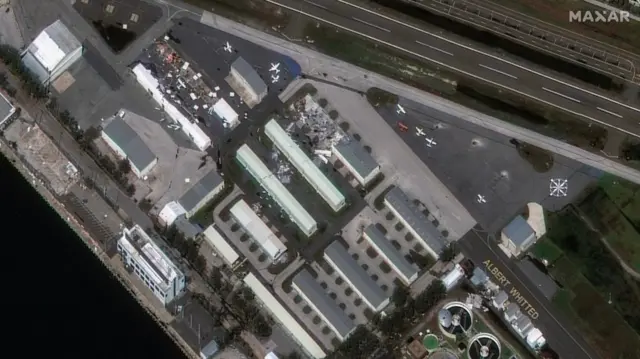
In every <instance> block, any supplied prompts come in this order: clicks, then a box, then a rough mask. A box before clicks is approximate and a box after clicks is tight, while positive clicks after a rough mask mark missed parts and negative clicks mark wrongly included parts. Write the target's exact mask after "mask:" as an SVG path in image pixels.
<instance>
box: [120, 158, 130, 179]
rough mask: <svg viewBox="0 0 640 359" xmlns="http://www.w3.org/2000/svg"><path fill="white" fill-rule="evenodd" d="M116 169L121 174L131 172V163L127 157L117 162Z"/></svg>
mask: <svg viewBox="0 0 640 359" xmlns="http://www.w3.org/2000/svg"><path fill="white" fill-rule="evenodd" d="M118 171H120V172H121V173H122V174H123V175H128V174H129V173H130V172H131V163H129V160H128V159H126V158H125V159H123V160H120V162H118Z"/></svg>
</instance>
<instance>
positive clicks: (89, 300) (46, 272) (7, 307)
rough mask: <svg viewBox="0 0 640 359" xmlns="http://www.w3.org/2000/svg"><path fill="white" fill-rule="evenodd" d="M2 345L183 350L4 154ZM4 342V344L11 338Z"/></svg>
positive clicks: (122, 357)
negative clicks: (3, 333)
mask: <svg viewBox="0 0 640 359" xmlns="http://www.w3.org/2000/svg"><path fill="white" fill-rule="evenodd" d="M0 173H2V176H1V180H0V181H1V182H0V198H2V203H3V204H4V205H3V207H4V208H3V211H2V212H3V213H4V215H3V223H4V231H3V232H4V233H3V234H2V236H1V238H2V244H3V248H2V258H3V261H2V262H1V263H2V267H3V268H4V270H3V274H4V275H3V277H4V278H5V281H4V283H3V290H2V295H3V297H4V298H3V304H4V306H3V307H4V308H3V311H2V314H3V318H2V322H3V323H4V328H5V330H4V332H5V333H8V338H7V337H6V335H7V334H5V338H4V339H5V341H4V342H5V343H6V344H9V345H11V344H14V345H15V348H13V349H5V351H6V350H9V351H10V352H13V353H14V354H12V355H11V356H15V357H34V356H39V355H41V354H42V353H48V354H53V355H54V356H56V357H60V358H81V357H84V358H92V359H98V358H108V359H127V358H136V359H138V358H154V359H162V358H172V359H182V358H184V355H183V354H182V352H181V351H180V350H179V349H178V348H177V347H176V346H175V345H174V344H173V342H172V341H171V339H170V338H169V337H168V336H167V335H166V334H165V333H164V332H163V331H162V329H161V328H160V327H158V326H157V325H156V324H155V322H154V321H153V320H152V319H151V318H150V317H149V316H148V315H147V314H146V312H145V311H144V310H143V309H142V308H141V307H140V306H139V305H138V303H137V302H136V301H135V299H133V298H132V297H131V296H130V295H129V294H128V292H127V291H126V290H125V289H124V288H123V287H122V286H121V285H120V283H119V282H118V281H117V280H116V279H114V278H113V277H112V276H111V274H110V273H109V271H108V270H107V269H106V268H104V267H103V266H102V264H101V263H100V261H99V260H98V259H96V258H95V257H94V255H93V254H92V253H91V251H90V250H89V249H87V247H85V246H84V244H83V243H82V241H81V240H80V239H79V238H78V237H77V236H76V234H75V233H74V232H73V231H72V230H71V229H69V227H67V225H66V223H65V221H64V220H63V219H61V218H60V217H59V216H58V215H57V214H56V213H55V211H53V209H51V207H49V205H48V204H47V203H46V202H45V201H44V200H42V198H41V197H40V196H39V195H38V193H37V192H36V191H35V190H34V189H32V188H31V187H30V185H29V184H28V183H27V182H26V181H25V180H24V179H23V177H22V176H21V175H20V174H19V173H18V172H17V171H16V170H15V169H14V168H13V167H12V166H11V164H10V163H9V162H8V161H7V160H6V159H5V158H4V157H2V156H0ZM6 344H5V346H6Z"/></svg>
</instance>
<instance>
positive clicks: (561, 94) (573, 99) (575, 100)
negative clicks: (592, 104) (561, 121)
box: [542, 87, 580, 103]
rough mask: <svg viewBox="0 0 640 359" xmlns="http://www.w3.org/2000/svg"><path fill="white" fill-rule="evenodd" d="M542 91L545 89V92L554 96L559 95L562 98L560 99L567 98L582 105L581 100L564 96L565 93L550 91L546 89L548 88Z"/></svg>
mask: <svg viewBox="0 0 640 359" xmlns="http://www.w3.org/2000/svg"><path fill="white" fill-rule="evenodd" d="M542 89H543V90H545V91H547V92H550V93H552V94H554V95H558V96H560V97H564V98H566V99H567V100H571V101H573V102H577V103H580V100H578V99H575V98H573V97H571V96H567V95H565V94H563V93H560V92H557V91H553V90H549V89H548V88H546V87H543V88H542Z"/></svg>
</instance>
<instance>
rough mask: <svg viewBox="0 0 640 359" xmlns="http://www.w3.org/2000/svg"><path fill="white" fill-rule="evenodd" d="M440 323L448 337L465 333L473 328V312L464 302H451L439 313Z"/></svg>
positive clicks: (441, 328)
mask: <svg viewBox="0 0 640 359" xmlns="http://www.w3.org/2000/svg"><path fill="white" fill-rule="evenodd" d="M445 312H446V313H445ZM438 324H439V325H440V330H442V332H443V333H444V334H445V335H447V336H448V337H451V338H453V337H455V336H456V335H458V334H465V333H467V332H468V331H469V330H471V326H472V324H473V312H472V311H471V309H469V307H467V305H466V304H464V303H462V302H449V303H447V304H445V305H444V307H443V308H442V310H440V312H439V313H438Z"/></svg>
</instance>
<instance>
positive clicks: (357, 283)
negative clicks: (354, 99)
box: [323, 241, 389, 312]
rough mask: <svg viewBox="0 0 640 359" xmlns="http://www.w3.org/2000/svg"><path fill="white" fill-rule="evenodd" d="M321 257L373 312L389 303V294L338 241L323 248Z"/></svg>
mask: <svg viewBox="0 0 640 359" xmlns="http://www.w3.org/2000/svg"><path fill="white" fill-rule="evenodd" d="M323 258H324V260H325V261H327V263H329V265H331V267H333V269H335V271H336V272H338V274H340V276H341V277H342V278H343V279H344V280H345V281H346V282H347V283H349V285H350V286H351V288H353V291H354V292H356V293H357V294H358V296H360V298H361V299H362V301H363V302H365V303H367V305H368V306H369V308H371V309H372V310H373V311H374V312H379V311H380V310H382V309H383V308H384V307H386V306H387V305H388V304H389V296H388V295H386V294H385V292H384V291H383V290H382V288H380V287H378V284H376V282H374V281H373V279H371V277H369V275H368V274H367V272H365V270H364V269H362V267H360V265H358V262H356V261H355V259H353V258H352V257H351V255H349V253H348V252H347V250H346V249H345V248H344V246H343V245H342V244H341V243H340V242H338V241H334V242H333V243H331V244H330V245H329V246H328V247H327V248H326V249H325V250H324V257H323Z"/></svg>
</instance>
